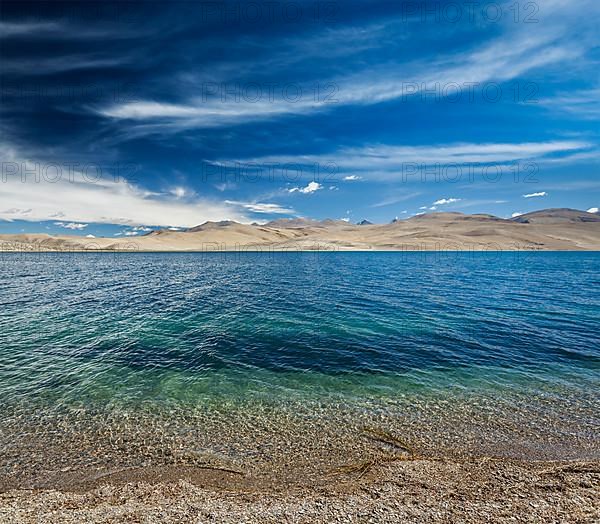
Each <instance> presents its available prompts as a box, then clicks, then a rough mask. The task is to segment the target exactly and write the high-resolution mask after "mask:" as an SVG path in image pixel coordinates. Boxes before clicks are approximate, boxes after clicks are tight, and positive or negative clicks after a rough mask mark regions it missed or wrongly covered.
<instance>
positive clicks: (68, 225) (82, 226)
mask: <svg viewBox="0 0 600 524" xmlns="http://www.w3.org/2000/svg"><path fill="white" fill-rule="evenodd" d="M54 225H55V226H59V227H64V228H65V229H72V230H74V231H81V230H82V229H85V228H86V227H88V225H87V224H77V223H75V222H68V223H65V222H54Z"/></svg>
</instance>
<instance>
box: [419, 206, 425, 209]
mask: <svg viewBox="0 0 600 524" xmlns="http://www.w3.org/2000/svg"><path fill="white" fill-rule="evenodd" d="M419 209H427V206H421V207H420V208H419Z"/></svg>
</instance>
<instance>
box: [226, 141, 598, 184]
mask: <svg viewBox="0 0 600 524" xmlns="http://www.w3.org/2000/svg"><path fill="white" fill-rule="evenodd" d="M593 147H594V145H593V144H592V143H590V142H585V141H577V140H554V141H548V142H524V143H484V144H478V143H459V144H440V145H423V146H403V145H385V144H378V145H373V146H365V147H352V148H342V149H339V150H337V151H334V152H333V153H331V154H319V155H310V154H306V155H270V156H263V157H255V158H250V159H235V160H224V159H221V160H219V164H220V165H225V166H244V165H254V166H256V165H296V166H314V165H315V164H319V165H326V164H327V165H331V164H333V165H335V166H336V167H337V169H338V170H339V171H340V172H341V173H348V174H347V175H345V176H352V175H354V176H361V177H362V178H364V179H367V180H368V179H371V180H374V179H398V178H400V177H401V176H402V174H403V173H408V172H409V171H410V172H411V173H413V174H414V172H416V170H417V169H418V167H419V166H421V165H426V166H430V167H432V166H435V165H439V166H465V165H470V164H484V165H498V164H500V165H505V164H510V163H513V162H518V161H524V160H535V161H538V160H539V159H545V158H551V157H552V156H553V155H563V156H564V157H565V158H568V157H569V155H573V154H575V153H578V152H580V151H583V150H587V149H591V148H593ZM313 187H316V186H313ZM295 190H296V191H299V190H300V188H295Z"/></svg>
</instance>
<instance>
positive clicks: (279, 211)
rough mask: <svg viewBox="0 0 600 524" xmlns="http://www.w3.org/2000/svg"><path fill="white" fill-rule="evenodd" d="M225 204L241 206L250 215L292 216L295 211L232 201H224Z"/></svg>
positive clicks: (262, 204)
mask: <svg viewBox="0 0 600 524" xmlns="http://www.w3.org/2000/svg"><path fill="white" fill-rule="evenodd" d="M225 202H226V203H227V204H232V205H236V206H241V207H243V208H244V209H247V210H248V211H251V212H252V213H267V214H280V215H290V214H294V213H295V211H294V210H293V209H290V208H286V207H283V206H280V205H279V204H266V203H260V202H236V201H234V200H226V201H225Z"/></svg>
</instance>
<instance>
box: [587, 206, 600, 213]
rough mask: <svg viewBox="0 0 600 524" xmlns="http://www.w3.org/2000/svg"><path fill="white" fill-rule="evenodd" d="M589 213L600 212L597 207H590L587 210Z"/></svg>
mask: <svg viewBox="0 0 600 524" xmlns="http://www.w3.org/2000/svg"><path fill="white" fill-rule="evenodd" d="M587 212H588V213H600V210H599V209H598V208H597V207H590V208H589V209H588V210H587Z"/></svg>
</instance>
